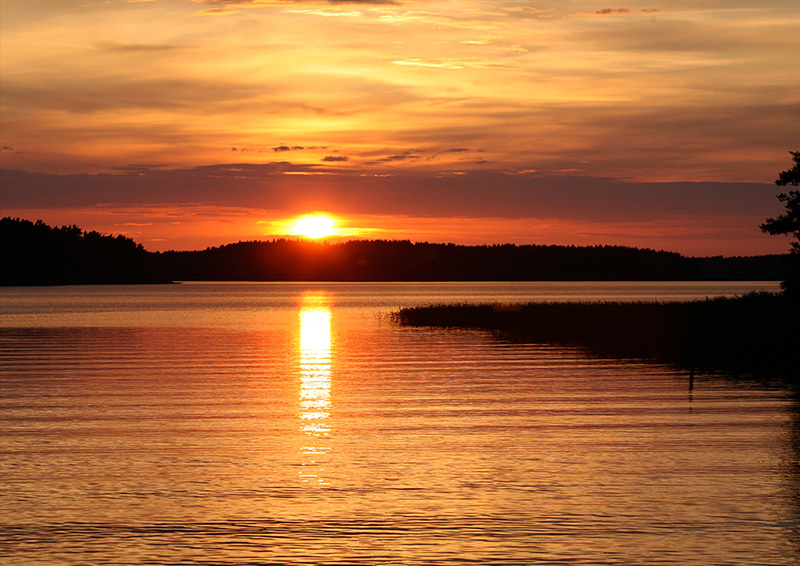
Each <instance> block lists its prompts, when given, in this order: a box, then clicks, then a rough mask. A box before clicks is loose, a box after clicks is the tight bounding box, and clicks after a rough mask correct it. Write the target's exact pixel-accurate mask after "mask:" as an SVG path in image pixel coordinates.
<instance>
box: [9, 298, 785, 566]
mask: <svg viewBox="0 0 800 566" xmlns="http://www.w3.org/2000/svg"><path fill="white" fill-rule="evenodd" d="M750 288H768V289H777V284H772V283H764V284H737V283H731V284H719V283H688V284H681V283H659V284H647V283H645V284H642V283H624V284H613V283H592V284H587V283H511V284H496V283H481V284H469V283H460V284H450V283H433V284H277V283H268V284H244V283H242V284H231V283H228V284H211V283H207V284H184V285H172V286H138V287H62V288H7V289H2V290H0V297H2V313H3V314H2V328H0V383H1V384H2V399H1V400H0V406H1V407H2V412H1V413H0V425H1V426H2V437H0V447H2V461H1V464H2V493H1V494H0V504H1V507H0V510H1V511H2V514H1V515H0V545H1V546H0V551H1V554H0V563H2V564H3V565H4V566H5V565H22V564H25V565H36V564H66V565H72V564H75V565H77V564H80V565H86V564H103V565H107V564H337V565H344V564H365V565H366V564H387V565H389V564H398V565H399V564H411V565H417V564H471V563H474V564H631V565H635V564H681V565H687V564H690V565H691V564H703V565H724V564H737V565H738V564H742V565H745V564H746V565H773V564H774V565H787V564H795V563H798V556H800V529H799V528H798V518H799V517H800V495H799V493H800V474H799V473H798V470H799V468H798V450H799V449H800V432H799V431H800V425H798V416H797V401H796V399H795V398H793V396H792V395H791V394H790V393H789V392H788V391H786V390H785V389H784V388H782V387H781V386H780V385H779V384H772V385H763V384H761V385H759V384H756V383H752V382H747V381H744V380H733V379H727V378H725V377H724V376H712V375H700V376H697V377H696V378H695V380H694V387H693V389H692V390H691V391H690V390H689V383H688V377H687V376H686V375H684V374H682V373H679V372H677V371H675V370H673V369H670V368H668V367H664V366H657V365H646V364H639V363H633V362H627V363H625V362H621V361H615V360H605V359H595V358H589V357H587V356H585V355H583V354H581V353H580V352H579V351H576V350H572V349H565V348H557V347H549V346H542V345H520V344H508V343H503V342H500V341H497V340H494V339H493V338H492V337H491V336H489V335H487V334H484V333H480V332H467V331H441V330H430V329H408V328H398V327H396V326H394V325H393V324H392V323H391V322H390V321H389V320H388V319H387V316H386V313H388V312H391V311H392V310H394V309H396V308H397V307H399V306H406V305H414V304H425V303H430V302H466V301H477V302H486V301H500V302H511V301H522V300H525V301H527V300H533V299H547V300H550V299H568V298H573V299H574V298H582V299H586V298H604V299H611V298H622V299H625V298H627V299H638V298H645V299H651V298H659V299H668V300H669V299H682V298H696V297H701V298H702V297H706V296H714V295H718V294H733V293H739V292H744V291H747V290H749V289H750Z"/></svg>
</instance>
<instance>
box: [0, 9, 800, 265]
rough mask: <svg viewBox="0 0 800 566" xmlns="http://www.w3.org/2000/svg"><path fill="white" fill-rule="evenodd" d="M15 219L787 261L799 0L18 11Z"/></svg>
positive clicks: (8, 154)
mask: <svg viewBox="0 0 800 566" xmlns="http://www.w3.org/2000/svg"><path fill="white" fill-rule="evenodd" d="M0 11H1V12H0V16H2V17H0V26H2V27H1V28H0V31H1V32H2V39H0V42H1V43H0V62H1V63H2V65H1V66H0V68H1V70H0V73H1V74H0V80H1V81H2V83H1V84H2V93H1V94H2V116H1V119H2V123H1V124H0V126H2V129H1V130H0V146H2V151H0V160H1V161H2V163H1V164H2V168H3V170H4V172H3V179H2V182H3V189H2V195H3V196H2V202H0V208H2V213H3V215H4V216H5V215H12V216H21V217H25V218H29V219H35V218H42V219H43V220H45V221H46V222H50V223H53V224H79V225H81V226H82V227H83V228H84V229H95V230H99V231H103V232H111V233H122V234H125V235H128V236H130V237H133V238H134V239H136V240H137V241H139V242H141V243H143V244H144V246H145V247H146V248H148V249H154V250H155V249H197V248H203V247H206V246H208V245H219V244H224V243H228V242H231V241H237V240H249V239H264V238H269V237H273V236H276V235H280V234H281V226H284V225H286V223H287V222H288V221H289V220H290V219H291V218H296V217H298V216H300V215H303V214H308V213H314V212H325V213H328V214H331V215H333V216H334V217H335V218H337V221H338V226H339V228H340V230H341V231H340V233H341V234H342V235H343V236H342V237H348V238H349V237H367V238H391V239H412V240H415V241H425V240H426V241H437V242H446V241H452V242H458V243H471V244H475V243H504V242H514V243H541V244H578V245H585V244H622V245H631V246H638V247H652V248H657V249H669V250H672V251H679V252H682V253H687V254H690V255H716V254H725V255H732V254H742V255H745V254H754V253H772V252H780V251H784V250H785V249H787V247H788V243H787V242H786V241H785V240H783V239H781V238H774V237H769V236H767V235H764V234H761V233H760V231H759V230H758V223H759V222H762V221H763V220H764V218H766V217H767V216H771V215H774V214H776V213H778V212H780V203H779V202H778V201H777V199H776V198H775V195H776V194H777V192H779V189H777V188H776V187H775V186H774V185H772V181H773V180H774V179H775V178H776V177H777V174H778V172H779V171H781V170H783V169H787V168H788V167H789V165H790V157H789V154H788V151H789V150H798V149H800V135H798V132H800V79H798V74H797V73H796V72H794V71H795V70H796V66H797V64H796V61H797V56H798V54H800V37H799V36H798V34H797V33H796V30H797V29H798V28H800V3H798V2H797V1H796V0H765V1H763V2H759V3H754V2H750V1H747V2H746V1H744V0H741V1H738V0H731V1H727V0H692V1H683V2H680V3H667V4H661V3H651V2H640V1H625V2H621V3H609V2H606V1H605V0H597V1H590V0H568V1H558V2H556V1H555V0H544V1H542V2H526V1H517V0H480V1H479V0H395V1H389V0H385V1H373V2H364V1H358V0H354V1H345V0H340V1H338V2H319V1H314V0H305V1H300V0H296V1H293V0H249V1H248V0H149V1H147V0H138V1H133V0H129V1H123V0H109V1H100V0H81V1H72V0H60V1H57V2H56V1H46V0H0Z"/></svg>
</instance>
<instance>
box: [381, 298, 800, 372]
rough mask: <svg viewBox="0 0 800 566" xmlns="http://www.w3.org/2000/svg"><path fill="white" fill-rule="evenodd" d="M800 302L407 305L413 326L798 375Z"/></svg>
mask: <svg viewBox="0 0 800 566" xmlns="http://www.w3.org/2000/svg"><path fill="white" fill-rule="evenodd" d="M798 315H800V309H798V304H797V303H796V302H795V301H792V300H790V299H789V298H787V297H786V296H785V295H783V294H777V293H766V292H762V293H751V294H748V295H744V296H741V297H733V298H722V297H720V298H714V299H706V300H701V301H688V302H550V303H527V304H519V305H492V304H481V305H429V306H423V307H413V308H404V309H400V310H399V311H397V312H396V313H394V314H393V318H394V320H395V321H396V322H397V323H399V324H401V325H406V326H433V327H449V328H473V329H483V330H491V331H494V332H495V333H497V335H498V336H500V337H502V338H504V339H508V340H514V341H525V342H531V343H554V344H561V345H569V346H578V347H583V348H586V349H587V350H589V351H590V352H593V353H596V354H599V355H602V356H609V357H619V358H636V359H649V360H654V361H659V362H665V363H670V364H675V365H678V366H681V367H684V368H687V369H691V368H698V369H700V368H704V369H722V370H731V371H737V372H747V373H752V374H756V375H774V376H779V377H784V378H788V379H790V380H793V381H794V382H795V383H797V382H798V377H799V376H798V363H797V355H798V354H797V345H798V344H800V335H799V334H800V332H798V324H797V321H798V320H800V316H798Z"/></svg>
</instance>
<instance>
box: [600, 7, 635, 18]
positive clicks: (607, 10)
mask: <svg viewBox="0 0 800 566" xmlns="http://www.w3.org/2000/svg"><path fill="white" fill-rule="evenodd" d="M594 13H595V14H597V15H599V16H608V15H610V14H630V13H631V10H630V9H628V8H603V9H602V10H597V11H596V12H594Z"/></svg>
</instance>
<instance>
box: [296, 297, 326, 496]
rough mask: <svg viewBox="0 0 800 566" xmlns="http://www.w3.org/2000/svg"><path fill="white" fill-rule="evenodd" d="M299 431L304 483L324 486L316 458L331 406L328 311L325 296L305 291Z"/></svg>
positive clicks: (323, 450)
mask: <svg viewBox="0 0 800 566" xmlns="http://www.w3.org/2000/svg"><path fill="white" fill-rule="evenodd" d="M298 350H299V358H300V360H299V361H300V415H299V416H300V422H301V425H300V430H301V431H302V432H303V434H304V435H305V436H306V437H308V438H305V439H304V442H303V446H302V448H301V453H302V454H303V455H304V460H303V464H302V469H301V470H300V472H299V474H300V478H301V480H302V481H303V482H304V483H317V484H319V485H328V482H326V480H325V479H324V477H323V472H324V471H325V470H324V468H323V467H321V464H320V462H319V460H318V459H319V458H320V457H323V456H324V455H326V454H327V453H328V449H329V447H328V446H327V443H326V439H327V437H328V435H329V434H330V430H331V427H330V416H331V415H330V408H331V311H330V308H329V306H328V300H327V298H326V296H325V295H319V294H308V295H305V296H303V298H302V307H301V310H300V343H299V349H298Z"/></svg>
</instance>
